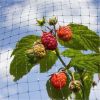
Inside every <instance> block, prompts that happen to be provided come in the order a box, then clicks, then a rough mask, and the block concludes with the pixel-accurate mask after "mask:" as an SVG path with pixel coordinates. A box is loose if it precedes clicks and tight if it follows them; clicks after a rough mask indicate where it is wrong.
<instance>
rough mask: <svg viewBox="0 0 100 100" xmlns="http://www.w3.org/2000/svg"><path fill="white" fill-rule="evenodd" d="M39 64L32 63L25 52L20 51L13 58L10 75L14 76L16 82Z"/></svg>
mask: <svg viewBox="0 0 100 100" xmlns="http://www.w3.org/2000/svg"><path fill="white" fill-rule="evenodd" d="M35 64H37V61H36V60H35V59H34V61H30V59H29V58H28V57H27V55H26V54H25V52H24V51H23V50H22V51H19V52H18V53H17V54H16V55H15V56H14V58H13V60H12V62H11V64H10V74H11V75H13V76H14V81H17V80H19V79H20V78H22V77H23V76H24V75H26V74H27V73H28V72H30V70H31V69H32V67H33V66H34V65H35Z"/></svg>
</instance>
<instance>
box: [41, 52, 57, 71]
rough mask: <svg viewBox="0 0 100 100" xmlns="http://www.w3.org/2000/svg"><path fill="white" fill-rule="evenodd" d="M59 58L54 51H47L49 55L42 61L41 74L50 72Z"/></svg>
mask: <svg viewBox="0 0 100 100" xmlns="http://www.w3.org/2000/svg"><path fill="white" fill-rule="evenodd" d="M56 60H57V56H56V53H55V52H54V51H50V50H49V51H47V55H46V56H45V57H44V58H43V59H41V60H40V72H46V71H48V70H49V69H50V68H51V67H52V66H53V65H54V64H55V62H56Z"/></svg>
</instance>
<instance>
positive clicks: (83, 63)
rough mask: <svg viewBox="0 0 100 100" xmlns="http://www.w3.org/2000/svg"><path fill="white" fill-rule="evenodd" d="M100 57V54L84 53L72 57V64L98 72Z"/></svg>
mask: <svg viewBox="0 0 100 100" xmlns="http://www.w3.org/2000/svg"><path fill="white" fill-rule="evenodd" d="M99 59H100V55H99V54H87V55H85V54H83V55H79V56H76V57H74V58H72V60H71V63H70V66H73V67H77V68H79V69H85V70H88V71H91V72H94V73H97V72H98V65H99V63H100V60H99Z"/></svg>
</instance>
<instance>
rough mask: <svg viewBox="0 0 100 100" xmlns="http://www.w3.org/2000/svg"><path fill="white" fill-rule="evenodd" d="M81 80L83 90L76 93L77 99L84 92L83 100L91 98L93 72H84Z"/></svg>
mask: <svg viewBox="0 0 100 100" xmlns="http://www.w3.org/2000/svg"><path fill="white" fill-rule="evenodd" d="M80 77H81V82H82V90H83V92H82V91H80V93H79V94H76V99H79V98H80V96H82V94H84V95H83V96H84V97H83V98H84V99H82V100H89V95H90V90H91V86H92V81H93V73H90V72H86V73H84V74H82V75H81V76H80Z"/></svg>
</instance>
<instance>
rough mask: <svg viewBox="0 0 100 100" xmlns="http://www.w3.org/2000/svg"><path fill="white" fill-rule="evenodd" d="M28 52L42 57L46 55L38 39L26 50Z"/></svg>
mask: <svg viewBox="0 0 100 100" xmlns="http://www.w3.org/2000/svg"><path fill="white" fill-rule="evenodd" d="M27 53H28V54H30V55H34V56H36V57H39V58H42V57H44V56H45V55H46V51H45V47H44V45H43V44H42V43H40V41H36V42H35V43H34V45H33V47H32V48H31V49H29V50H28V51H27Z"/></svg>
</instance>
